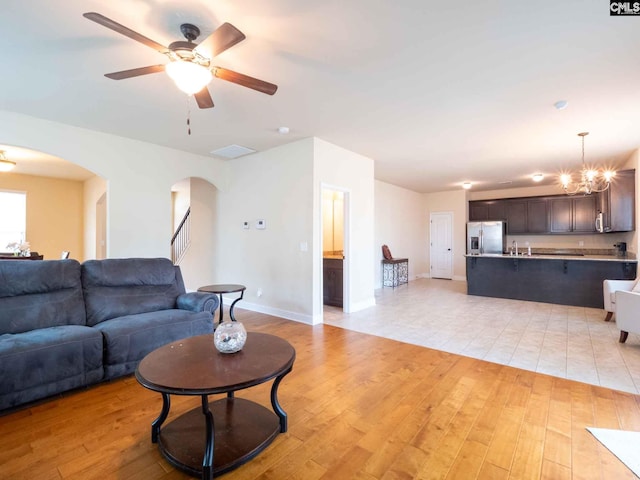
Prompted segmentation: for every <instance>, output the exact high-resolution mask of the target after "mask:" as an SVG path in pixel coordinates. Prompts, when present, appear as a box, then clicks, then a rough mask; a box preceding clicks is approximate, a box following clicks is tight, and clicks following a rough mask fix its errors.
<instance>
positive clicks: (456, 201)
mask: <svg viewBox="0 0 640 480" xmlns="http://www.w3.org/2000/svg"><path fill="white" fill-rule="evenodd" d="M425 201H426V206H427V217H430V216H431V214H432V213H438V212H451V213H452V214H453V222H452V225H451V227H452V230H453V232H452V236H451V238H452V239H453V245H452V249H453V250H452V256H453V279H454V280H466V278H467V274H466V262H465V257H464V255H465V253H466V248H467V246H466V243H467V242H466V239H467V233H466V229H467V218H468V215H467V209H468V208H467V205H468V203H467V195H466V191H464V190H455V191H449V192H439V193H427V194H425ZM427 245H428V243H427ZM430 254H431V252H430V249H429V252H428V255H430Z"/></svg>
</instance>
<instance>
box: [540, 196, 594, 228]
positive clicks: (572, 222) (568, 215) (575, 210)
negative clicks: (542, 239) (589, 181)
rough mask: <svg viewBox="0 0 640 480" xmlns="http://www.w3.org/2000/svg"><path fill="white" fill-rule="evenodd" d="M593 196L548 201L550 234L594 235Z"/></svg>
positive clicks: (559, 198) (557, 198) (558, 198)
mask: <svg viewBox="0 0 640 480" xmlns="http://www.w3.org/2000/svg"><path fill="white" fill-rule="evenodd" d="M597 200H598V199H597V197H596V196H595V195H585V196H580V197H578V196H575V197H552V198H550V199H549V230H550V233H583V234H584V233H595V232H596V226H595V220H596V215H597V211H596V205H597Z"/></svg>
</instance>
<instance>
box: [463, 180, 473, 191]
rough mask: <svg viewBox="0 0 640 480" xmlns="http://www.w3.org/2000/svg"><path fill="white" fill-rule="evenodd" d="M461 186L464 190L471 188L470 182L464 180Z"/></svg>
mask: <svg viewBox="0 0 640 480" xmlns="http://www.w3.org/2000/svg"><path fill="white" fill-rule="evenodd" d="M462 188H464V189H465V190H469V189H470V188H471V182H464V183H463V184H462Z"/></svg>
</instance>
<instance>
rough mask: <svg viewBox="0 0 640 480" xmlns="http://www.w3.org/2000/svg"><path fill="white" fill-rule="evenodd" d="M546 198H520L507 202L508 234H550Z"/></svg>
mask: <svg viewBox="0 0 640 480" xmlns="http://www.w3.org/2000/svg"><path fill="white" fill-rule="evenodd" d="M547 216H548V207H547V201H546V199H545V198H536V197H533V198H520V199H517V200H516V199H514V200H509V201H508V202H507V233H509V234H511V235H514V234H524V233H548V232H549V227H548V219H547Z"/></svg>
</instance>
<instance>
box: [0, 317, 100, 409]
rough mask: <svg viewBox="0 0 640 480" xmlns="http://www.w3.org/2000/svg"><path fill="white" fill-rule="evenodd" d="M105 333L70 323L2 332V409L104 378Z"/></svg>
mask: <svg viewBox="0 0 640 480" xmlns="http://www.w3.org/2000/svg"><path fill="white" fill-rule="evenodd" d="M103 373H104V372H103V369H102V334H101V333H100V332H99V331H97V330H96V329H94V328H90V327H86V326H79V325H68V326H58V327H50V328H42V329H38V330H33V331H30V332H25V333H18V334H4V335H0V378H1V379H2V381H1V382H0V410H2V409H5V408H10V407H13V406H16V405H20V404H22V403H26V402H30V401H32V400H36V399H39V398H43V397H47V396H49V395H53V394H55V393H59V392H63V391H65V390H70V389H73V388H77V387H80V386H84V385H89V384H91V383H96V382H99V381H100V380H102V378H103Z"/></svg>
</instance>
